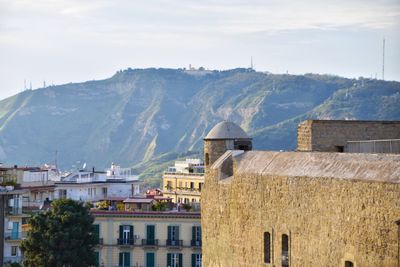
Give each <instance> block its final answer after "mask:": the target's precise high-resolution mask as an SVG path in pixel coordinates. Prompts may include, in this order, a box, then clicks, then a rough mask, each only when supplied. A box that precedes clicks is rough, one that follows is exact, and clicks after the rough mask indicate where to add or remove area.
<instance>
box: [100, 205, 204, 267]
mask: <svg viewBox="0 0 400 267" xmlns="http://www.w3.org/2000/svg"><path fill="white" fill-rule="evenodd" d="M92 214H93V216H95V222H94V224H95V226H96V229H97V231H98V233H99V238H100V239H99V243H100V245H99V246H98V247H97V252H96V254H97V257H98V266H105V267H108V266H118V267H130V266H138V267H139V266H141V267H159V266H160V267H161V266H168V267H190V266H191V267H201V266H202V252H201V251H202V250H201V248H202V241H201V240H202V238H201V235H202V233H201V224H200V214H199V213H192V212H117V211H93V212H92Z"/></svg>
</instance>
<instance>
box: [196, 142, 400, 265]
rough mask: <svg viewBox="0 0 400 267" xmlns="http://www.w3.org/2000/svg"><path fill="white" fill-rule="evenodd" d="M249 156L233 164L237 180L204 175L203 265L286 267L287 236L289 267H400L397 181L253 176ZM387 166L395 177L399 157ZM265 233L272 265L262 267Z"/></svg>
mask: <svg viewBox="0 0 400 267" xmlns="http://www.w3.org/2000/svg"><path fill="white" fill-rule="evenodd" d="M208 145H209V144H208ZM209 149H210V147H208V148H207V150H208V151H209ZM209 152H210V151H209ZM248 153H250V154H251V153H255V155H257V153H258V152H246V153H244V154H243V155H244V156H243V155H241V156H239V157H238V158H236V159H234V161H233V166H232V167H233V176H232V177H229V178H227V179H223V180H221V181H218V179H216V176H215V175H217V171H218V170H215V169H213V168H207V169H208V170H206V179H205V186H204V190H203V192H202V219H201V220H202V229H203V266H241V267H242V266H282V265H281V258H282V257H281V241H282V234H287V235H288V236H289V251H290V252H289V266H296V267H297V266H305V267H308V266H335V267H336V266H338V267H339V266H342V267H344V266H345V261H352V262H353V263H354V266H356V267H364V266H371V267H379V266H382V267H395V266H398V257H399V255H398V249H399V239H398V226H397V225H396V223H395V221H397V220H399V219H400V184H399V183H398V182H384V181H371V180H365V181H363V180H362V179H340V177H332V178H329V177H308V176H288V175H279V174H267V173H265V172H263V171H262V170H260V171H257V168H253V170H252V171H250V170H249V169H246V168H245V166H243V164H242V163H241V160H240V158H241V157H246V154H248ZM287 153H288V152H287ZM291 153H296V152H291ZM296 154H298V153H296ZM320 154H324V153H320ZM329 154H331V153H329ZM333 154H342V153H333ZM342 155H343V154H342ZM273 157H275V156H273ZM383 157H384V156H383ZM388 160H389V161H392V165H391V166H392V167H393V166H394V167H393V168H394V170H395V171H394V172H395V173H396V175H397V173H398V171H399V170H400V156H392V158H389V159H388ZM246 164H247V165H253V164H257V162H252V161H249V162H247V163H246ZM299 164H300V163H299ZM304 164H305V165H307V164H311V165H312V164H313V163H312V161H311V160H310V161H309V162H307V161H305V162H304ZM393 164H394V165H393ZM269 165H270V163H268V162H267V163H266V166H267V167H265V168H268V166H269ZM352 165H353V164H352V163H351V162H350V163H349V166H352ZM334 167H335V166H334V164H333V165H332V166H329V168H334ZM396 168H397V169H396ZM250 169H251V168H250ZM345 171H346V170H343V172H345ZM376 171H377V172H378V173H376V176H379V170H376ZM339 173H340V172H339ZM388 175H390V174H388ZM392 177H393V174H392ZM264 232H269V233H271V235H272V258H271V263H270V264H266V263H264V243H263V234H264Z"/></svg>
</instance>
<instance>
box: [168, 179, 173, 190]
mask: <svg viewBox="0 0 400 267" xmlns="http://www.w3.org/2000/svg"><path fill="white" fill-rule="evenodd" d="M167 189H172V182H171V181H167Z"/></svg>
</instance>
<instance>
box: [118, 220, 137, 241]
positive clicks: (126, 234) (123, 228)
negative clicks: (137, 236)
mask: <svg viewBox="0 0 400 267" xmlns="http://www.w3.org/2000/svg"><path fill="white" fill-rule="evenodd" d="M133 243H134V240H133V226H132V225H120V226H119V239H118V244H119V245H133Z"/></svg>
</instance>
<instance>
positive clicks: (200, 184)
mask: <svg viewBox="0 0 400 267" xmlns="http://www.w3.org/2000/svg"><path fill="white" fill-rule="evenodd" d="M202 188H203V183H199V192H201V189H202Z"/></svg>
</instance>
